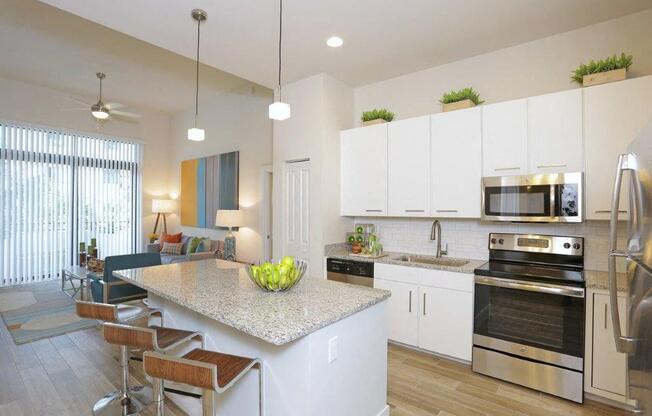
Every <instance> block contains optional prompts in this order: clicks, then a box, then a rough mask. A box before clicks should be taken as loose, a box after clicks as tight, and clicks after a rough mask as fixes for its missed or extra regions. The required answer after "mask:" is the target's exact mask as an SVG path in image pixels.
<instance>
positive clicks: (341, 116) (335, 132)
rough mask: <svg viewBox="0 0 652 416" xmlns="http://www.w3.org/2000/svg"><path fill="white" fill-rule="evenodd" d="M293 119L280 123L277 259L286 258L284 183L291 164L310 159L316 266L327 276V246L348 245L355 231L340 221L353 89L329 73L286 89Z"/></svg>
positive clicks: (276, 166) (277, 135)
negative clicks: (344, 135)
mask: <svg viewBox="0 0 652 416" xmlns="http://www.w3.org/2000/svg"><path fill="white" fill-rule="evenodd" d="M283 100H284V101H285V102H287V103H289V104H290V105H291V107H292V117H291V118H290V119H289V120H285V121H280V122H274V189H275V190H276V191H275V193H274V255H273V257H274V258H275V259H278V258H281V257H282V256H283V255H285V254H286V253H285V248H284V240H283V238H284V230H285V221H284V213H285V206H284V197H283V195H284V193H285V183H284V180H283V177H284V172H285V166H286V163H287V162H288V161H292V160H299V159H310V203H309V211H310V264H311V272H310V274H311V275H312V276H321V275H322V271H323V267H322V259H323V256H324V245H325V244H330V243H334V242H340V241H343V240H344V233H345V232H346V231H349V230H350V229H351V227H352V221H351V219H350V218H343V217H340V216H339V210H340V194H339V189H340V175H339V173H340V166H339V154H340V151H339V148H340V146H339V131H340V130H343V129H346V128H350V127H352V125H353V119H352V117H351V113H352V111H353V90H352V89H351V88H350V87H348V86H347V85H345V84H343V83H341V82H339V81H337V80H336V79H334V78H333V77H331V76H329V75H325V74H320V75H315V76H312V77H310V78H306V79H304V80H301V81H297V82H295V83H292V84H288V85H285V86H284V87H283Z"/></svg>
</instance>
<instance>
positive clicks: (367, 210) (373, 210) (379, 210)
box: [365, 209, 383, 212]
mask: <svg viewBox="0 0 652 416" xmlns="http://www.w3.org/2000/svg"><path fill="white" fill-rule="evenodd" d="M365 211H366V212H383V210H382V209H365Z"/></svg>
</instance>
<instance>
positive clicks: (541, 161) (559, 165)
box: [527, 88, 584, 173]
mask: <svg viewBox="0 0 652 416" xmlns="http://www.w3.org/2000/svg"><path fill="white" fill-rule="evenodd" d="M527 114H528V155H529V157H528V166H529V169H528V172H529V173H556V172H581V171H583V170H584V163H583V162H584V161H583V151H582V90H581V89H579V88H578V89H574V90H570V91H564V92H558V93H554V94H547V95H540V96H538V97H532V98H529V99H528V112H527Z"/></svg>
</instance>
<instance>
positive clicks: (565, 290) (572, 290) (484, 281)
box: [475, 276, 584, 298]
mask: <svg viewBox="0 0 652 416" xmlns="http://www.w3.org/2000/svg"><path fill="white" fill-rule="evenodd" d="M475 283H476V284H479V285H486V286H496V287H504V288H507V289H517V290H527V291H530V292H539V293H547V294H550V295H559V296H570V297H574V298H583V297H584V289H583V288H581V287H574V286H563V285H553V284H550V283H533V282H524V281H522V280H512V279H504V278H501V277H488V276H475Z"/></svg>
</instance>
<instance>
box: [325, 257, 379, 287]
mask: <svg viewBox="0 0 652 416" xmlns="http://www.w3.org/2000/svg"><path fill="white" fill-rule="evenodd" d="M326 278H327V279H328V280H334V281H336V282H343V283H350V284H353V285H359V286H367V287H374V263H373V262H371V261H355V260H344V259H335V258H327V259H326Z"/></svg>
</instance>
